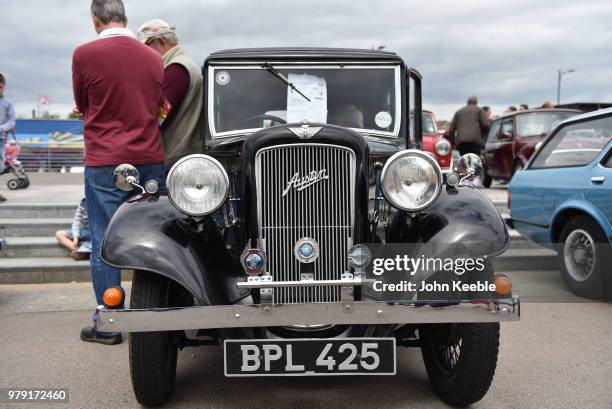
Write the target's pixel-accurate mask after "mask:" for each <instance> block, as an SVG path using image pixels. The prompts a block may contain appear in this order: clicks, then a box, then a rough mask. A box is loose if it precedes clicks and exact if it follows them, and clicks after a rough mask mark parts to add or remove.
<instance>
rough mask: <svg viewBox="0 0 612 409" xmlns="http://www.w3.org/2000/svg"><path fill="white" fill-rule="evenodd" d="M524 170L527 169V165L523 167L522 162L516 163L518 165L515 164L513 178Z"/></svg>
mask: <svg viewBox="0 0 612 409" xmlns="http://www.w3.org/2000/svg"><path fill="white" fill-rule="evenodd" d="M524 168H525V165H523V162H521V161H520V160H519V161H516V163H515V164H514V169H513V170H512V176H514V175H515V174H516V172H520V171H521V170H523V169H524Z"/></svg>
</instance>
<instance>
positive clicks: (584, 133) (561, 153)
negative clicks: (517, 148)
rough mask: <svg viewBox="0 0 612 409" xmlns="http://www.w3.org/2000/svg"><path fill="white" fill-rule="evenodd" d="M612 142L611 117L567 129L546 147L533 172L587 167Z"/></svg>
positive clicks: (556, 135) (541, 151)
mask: <svg viewBox="0 0 612 409" xmlns="http://www.w3.org/2000/svg"><path fill="white" fill-rule="evenodd" d="M611 140H612V117H607V118H599V119H594V120H590V121H585V122H579V123H577V124H572V125H567V126H565V127H563V128H562V129H561V130H560V131H559V132H557V133H556V134H555V135H554V136H553V137H552V139H550V140H549V141H548V143H547V144H546V145H544V146H543V147H542V148H541V149H540V151H539V152H538V155H537V157H536V158H535V159H534V161H533V163H532V165H531V168H533V169H537V168H555V167H567V166H584V165H586V164H587V163H590V162H591V161H592V160H593V159H595V157H596V156H597V155H598V154H599V152H601V149H602V148H603V147H604V146H606V145H607V144H608V143H609V142H610V141H611Z"/></svg>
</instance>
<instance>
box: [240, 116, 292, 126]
mask: <svg viewBox="0 0 612 409" xmlns="http://www.w3.org/2000/svg"><path fill="white" fill-rule="evenodd" d="M256 119H261V120H262V121H264V120H266V119H269V120H270V121H274V122H277V123H279V124H280V125H283V124H286V123H287V121H285V120H284V119H283V118H279V117H277V116H275V115H255V116H251V117H249V118H246V119H243V120H242V121H240V122H239V123H238V126H237V127H236V128H237V129H240V128H241V126H242V125H244V124H246V123H247V122H251V121H255V120H256Z"/></svg>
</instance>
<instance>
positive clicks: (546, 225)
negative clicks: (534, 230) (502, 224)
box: [510, 215, 550, 229]
mask: <svg viewBox="0 0 612 409" xmlns="http://www.w3.org/2000/svg"><path fill="white" fill-rule="evenodd" d="M510 220H512V222H513V223H523V224H530V225H532V226H536V227H541V228H543V229H548V228H549V227H550V225H549V224H546V223H538V222H534V221H531V220H527V219H521V218H519V217H514V216H512V215H510Z"/></svg>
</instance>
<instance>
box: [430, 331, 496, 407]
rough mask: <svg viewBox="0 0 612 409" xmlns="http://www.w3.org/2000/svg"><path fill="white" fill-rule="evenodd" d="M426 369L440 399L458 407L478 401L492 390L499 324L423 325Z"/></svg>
mask: <svg viewBox="0 0 612 409" xmlns="http://www.w3.org/2000/svg"><path fill="white" fill-rule="evenodd" d="M419 331H420V335H421V341H422V345H421V351H422V354H423V361H424V362H425V369H426V370H427V375H428V377H429V382H430V383H431V385H432V387H433V389H434V390H435V392H436V393H437V394H438V396H440V398H441V399H442V400H443V401H445V402H447V403H449V404H451V405H457V406H465V405H469V404H471V403H474V402H477V401H479V400H480V399H482V398H483V396H484V395H485V394H486V393H487V391H488V390H489V386H491V382H492V380H493V375H494V374H495V367H496V366H497V353H498V351H499V323H497V322H494V323H478V324H475V323H468V324H435V325H427V326H424V327H421V329H420V330H419Z"/></svg>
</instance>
